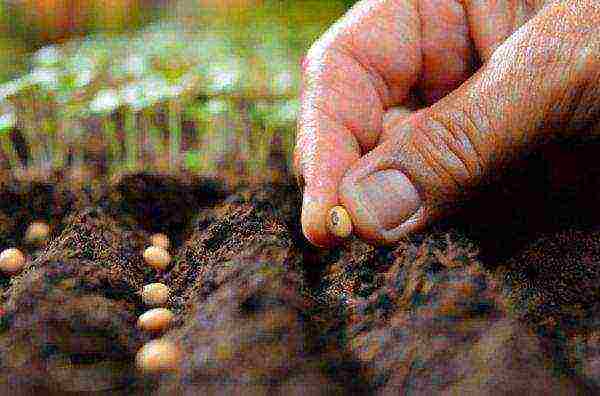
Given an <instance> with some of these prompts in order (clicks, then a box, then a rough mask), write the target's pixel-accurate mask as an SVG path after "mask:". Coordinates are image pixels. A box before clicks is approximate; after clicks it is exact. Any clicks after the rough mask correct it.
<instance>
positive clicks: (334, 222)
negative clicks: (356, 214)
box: [327, 205, 352, 239]
mask: <svg viewBox="0 0 600 396" xmlns="http://www.w3.org/2000/svg"><path fill="white" fill-rule="evenodd" d="M327 228H328V229H329V231H330V232H331V233H332V234H333V235H335V236H336V237H338V238H342V239H345V238H348V237H349V236H350V235H351V234H352V219H351V218H350V215H349V214H348V212H347V211H346V209H345V208H344V207H343V206H339V205H338V206H334V207H333V208H331V209H330V210H329V213H328V215H327Z"/></svg>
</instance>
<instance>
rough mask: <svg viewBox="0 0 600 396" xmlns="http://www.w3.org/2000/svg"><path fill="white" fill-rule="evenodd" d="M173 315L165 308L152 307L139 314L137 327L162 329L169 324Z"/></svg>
mask: <svg viewBox="0 0 600 396" xmlns="http://www.w3.org/2000/svg"><path fill="white" fill-rule="evenodd" d="M173 316H174V315H173V313H172V312H171V311H170V310H168V309H166V308H154V309H151V310H149V311H147V312H145V313H143V314H142V315H140V317H139V318H138V327H139V328H140V329H142V330H145V331H162V330H165V329H166V328H167V327H168V326H169V324H170V323H171V321H172V320H173Z"/></svg>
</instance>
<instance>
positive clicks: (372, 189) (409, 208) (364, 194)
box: [355, 169, 421, 230]
mask: <svg viewBox="0 0 600 396" xmlns="http://www.w3.org/2000/svg"><path fill="white" fill-rule="evenodd" d="M355 197H356V198H357V201H358V202H356V204H357V205H359V206H360V207H361V209H362V210H363V211H365V212H367V213H370V214H371V216H373V217H374V220H376V221H377V223H378V224H379V226H380V227H381V228H382V229H383V230H391V229H393V228H396V227H398V226H399V225H400V224H402V223H403V222H404V221H405V220H407V219H408V218H409V217H410V216H411V215H412V214H413V213H415V212H416V211H417V209H418V208H419V206H421V199H420V198H419V194H418V193H417V190H416V189H415V187H414V186H413V185H412V183H411V182H410V180H408V178H407V177H406V176H405V175H404V174H403V173H402V172H400V171H397V170H395V169H389V170H384V171H379V172H375V173H373V174H371V175H369V176H367V177H365V178H364V179H362V180H361V181H360V182H359V183H358V185H357V186H356V195H355Z"/></svg>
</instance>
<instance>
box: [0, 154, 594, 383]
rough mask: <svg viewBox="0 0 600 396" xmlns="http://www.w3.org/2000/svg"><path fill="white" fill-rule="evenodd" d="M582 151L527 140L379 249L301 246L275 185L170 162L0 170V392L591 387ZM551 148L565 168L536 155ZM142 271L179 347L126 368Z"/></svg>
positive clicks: (589, 223) (589, 187)
mask: <svg viewBox="0 0 600 396" xmlns="http://www.w3.org/2000/svg"><path fill="white" fill-rule="evenodd" d="M583 151H587V149H586V150H583ZM593 151H594V150H593V147H590V148H589V153H590V155H588V156H587V157H586V155H585V153H583V154H582V151H581V150H580V151H578V152H577V153H578V155H577V156H574V155H572V154H573V153H569V152H567V151H566V150H564V149H562V148H560V147H558V146H557V147H553V148H547V149H546V150H545V151H544V152H543V153H538V154H536V155H535V156H533V158H532V159H531V160H532V162H529V163H528V164H529V165H528V166H527V167H521V168H518V169H521V170H520V171H519V170H518V169H516V170H515V169H513V171H512V172H511V173H510V174H511V176H510V177H507V178H505V179H503V180H504V182H503V183H501V184H497V186H498V185H500V186H502V187H501V188H500V187H495V188H492V187H486V188H485V191H482V195H481V196H479V198H478V199H476V200H474V201H473V202H470V203H468V204H467V203H465V208H464V210H463V211H462V212H461V213H459V214H457V215H455V216H453V217H452V218H449V219H448V220H447V221H445V222H444V223H443V224H437V225H435V226H434V227H433V228H431V229H429V230H427V231H425V232H424V233H421V234H418V235H413V236H411V237H410V238H409V239H407V240H405V241H402V242H401V243H400V244H399V245H398V246H395V247H379V248H375V247H372V246H369V245H367V244H365V243H363V242H361V241H359V240H357V239H354V238H351V239H349V240H348V241H347V242H346V243H344V244H343V245H342V246H339V247H336V248H334V249H331V250H319V249H316V248H313V247H311V246H310V245H309V244H308V243H307V242H306V241H305V240H304V238H303V237H302V235H301V230H300V225H299V223H298V221H299V205H300V195H299V194H300V193H299V191H298V190H297V189H296V187H295V186H293V185H292V184H291V183H289V182H285V181H284V182H279V183H265V184H260V185H250V186H246V187H243V186H242V187H236V188H235V189H234V190H230V189H229V188H228V187H227V185H228V184H227V183H225V182H224V181H223V180H215V179H207V178H199V177H196V176H193V175H191V174H186V173H179V174H157V173H132V174H122V175H120V176H116V177H113V178H111V179H105V178H101V177H98V178H94V177H92V178H85V179H83V180H79V181H77V179H74V178H73V174H71V173H69V174H67V173H61V172H57V173H56V174H53V175H39V174H27V175H25V174H22V175H20V176H18V177H15V176H12V175H11V176H6V177H5V179H4V180H3V185H2V188H1V189H0V196H1V197H2V200H1V201H0V202H1V205H2V206H1V207H0V219H1V228H0V238H1V243H2V248H7V247H11V246H17V247H19V248H21V249H22V250H23V251H24V252H25V253H26V256H27V263H26V265H25V268H24V270H23V271H22V272H21V273H20V274H19V275H17V276H14V277H12V278H9V277H8V276H5V275H0V291H1V292H2V297H1V300H0V301H1V302H2V305H0V391H1V393H2V394H10V393H12V394H31V393H36V394H63V393H64V392H74V393H79V394H82V393H86V392H92V391H93V392H100V393H101V394H148V393H154V394H188V393H201V394H202V393H209V394H212V393H218V394H224V393H227V394H231V393H233V394H272V393H274V392H280V393H283V392H288V393H290V394H348V393H373V394H375V393H382V394H387V393H392V392H393V393H405V392H409V391H410V392H414V393H417V394H430V393H431V392H432V391H446V392H461V393H463V392H465V393H468V392H471V391H472V392H477V393H481V392H484V393H498V392H500V393H515V392H519V391H520V392H527V393H528V394H531V393H532V392H533V393H539V394H548V393H561V392H562V393H564V392H573V393H574V392H575V391H579V392H583V393H585V392H590V393H591V392H593V391H595V390H597V388H598V386H600V383H599V380H600V376H599V375H598V371H597V370H596V367H597V361H598V359H599V358H600V355H599V352H600V341H599V340H600V338H599V337H598V334H599V330H600V323H598V319H597V318H598V317H599V316H598V309H599V304H598V301H599V299H598V297H599V296H600V287H599V286H598V285H600V270H599V269H598V268H600V267H598V263H599V262H600V228H598V227H597V226H596V224H597V219H598V216H599V214H598V213H597V210H595V206H596V199H595V198H596V196H597V195H596V194H597V191H600V188H599V187H600V183H599V182H598V180H600V178H598V177H597V175H598V174H599V173H598V172H597V171H595V170H594V169H597V168H598V167H597V166H596V167H594V166H593ZM557 156H558V157H560V158H562V161H563V162H562V165H563V167H562V169H565V164H566V163H569V164H571V166H570V167H567V169H568V172H565V171H563V172H559V171H555V170H554V168H552V167H550V166H549V165H548V164H549V163H550V162H549V161H548V159H549V158H558V157H557ZM586 158H587V159H586ZM569 161H570V162H569ZM583 170H585V171H583ZM75 174H76V173H75ZM574 175H578V176H577V177H575V179H576V180H575V179H573V180H570V183H567V184H565V183H564V182H565V180H566V181H569V180H568V179H569V178H572V177H574ZM581 175H583V176H581ZM283 180H288V178H284V179H283ZM565 185H569V186H571V187H570V188H569V189H565V188H563V187H561V188H557V186H565ZM517 198H519V200H517ZM490 208H494V211H493V213H492V211H490ZM483 219H485V221H483ZM34 220H45V221H46V222H48V223H49V224H50V226H51V237H50V239H49V241H48V242H47V243H46V244H43V245H42V246H39V245H29V244H26V243H25V242H24V240H23V236H24V232H25V228H26V227H27V225H28V224H29V223H30V222H31V221H34ZM155 232H163V233H166V234H167V235H168V236H169V239H170V240H171V246H170V252H171V255H172V257H173V260H172V262H171V264H170V265H169V267H168V268H167V269H166V270H165V271H160V272H159V271H157V270H155V269H153V268H151V267H149V266H147V265H146V264H145V263H144V261H143V258H142V252H143V251H144V249H145V248H146V247H147V246H149V238H150V235H151V234H153V233H155ZM151 282H162V283H165V284H166V285H168V286H169V287H170V289H171V295H170V298H169V300H168V302H167V304H166V306H167V307H168V308H169V309H171V311H172V312H174V314H175V318H174V320H173V322H172V324H171V325H170V327H169V329H168V330H167V331H166V332H165V333H164V334H161V337H162V338H163V339H167V340H169V341H172V342H173V343H175V344H176V345H177V346H178V347H179V348H180V350H181V356H182V357H181V360H180V363H179V364H178V366H177V368H176V370H174V371H172V372H168V373H163V374H147V373H144V372H142V371H140V370H138V369H137V368H136V365H135V356H136V353H137V351H138V350H139V349H140V348H141V347H142V346H143V345H144V344H145V343H146V342H148V341H149V340H150V339H151V338H155V337H156V335H149V334H147V333H146V332H143V331H141V330H140V329H138V327H137V326H136V321H137V317H138V316H139V315H140V314H141V313H143V312H144V311H145V309H146V308H145V307H144V305H143V303H142V301H141V297H140V294H139V291H140V289H141V288H142V287H143V286H144V285H145V284H148V283H151ZM9 392H10V393H9Z"/></svg>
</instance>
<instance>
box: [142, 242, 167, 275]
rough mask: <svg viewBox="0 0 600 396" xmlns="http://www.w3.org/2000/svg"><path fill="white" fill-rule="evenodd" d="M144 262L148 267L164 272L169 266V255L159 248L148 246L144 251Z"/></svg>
mask: <svg viewBox="0 0 600 396" xmlns="http://www.w3.org/2000/svg"><path fill="white" fill-rule="evenodd" d="M144 260H145V261H146V263H147V264H148V265H149V266H151V267H154V268H156V269H157V270H164V269H165V268H167V267H168V266H169V262H170V261H171V255H170V254H169V252H167V251H166V250H165V249H163V248H161V247H159V246H150V247H148V248H147V249H146V250H145V251H144Z"/></svg>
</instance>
